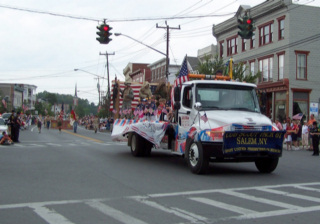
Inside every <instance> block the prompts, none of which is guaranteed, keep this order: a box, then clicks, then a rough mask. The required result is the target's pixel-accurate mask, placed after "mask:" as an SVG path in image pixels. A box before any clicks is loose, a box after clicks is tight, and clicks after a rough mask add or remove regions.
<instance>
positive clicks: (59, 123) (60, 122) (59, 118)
mask: <svg viewBox="0 0 320 224" xmlns="http://www.w3.org/2000/svg"><path fill="white" fill-rule="evenodd" d="M61 127H62V118H61V117H58V129H59V132H60V133H61Z"/></svg>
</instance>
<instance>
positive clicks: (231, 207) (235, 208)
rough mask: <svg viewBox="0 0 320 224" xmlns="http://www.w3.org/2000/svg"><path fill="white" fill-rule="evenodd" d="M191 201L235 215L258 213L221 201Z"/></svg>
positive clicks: (204, 199)
mask: <svg viewBox="0 0 320 224" xmlns="http://www.w3.org/2000/svg"><path fill="white" fill-rule="evenodd" d="M189 199H190V200H193V201H197V202H201V203H203V204H207V205H210V206H214V207H218V208H222V209H225V210H229V211H231V212H235V213H239V214H242V215H248V214H251V213H256V211H253V210H250V209H246V208H242V207H239V206H236V205H231V204H227V203H224V202H220V201H216V200H212V199H207V198H189Z"/></svg>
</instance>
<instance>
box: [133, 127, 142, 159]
mask: <svg viewBox="0 0 320 224" xmlns="http://www.w3.org/2000/svg"><path fill="white" fill-rule="evenodd" d="M142 140H143V139H142V137H141V136H140V135H138V134H136V133H134V134H132V137H131V154H132V155H133V156H142V155H143V153H144V149H143V147H144V146H143V141H142Z"/></svg>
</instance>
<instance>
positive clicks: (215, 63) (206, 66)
mask: <svg viewBox="0 0 320 224" xmlns="http://www.w3.org/2000/svg"><path fill="white" fill-rule="evenodd" d="M224 69H225V64H224V62H223V59H222V58H219V57H218V55H215V57H214V59H213V60H211V59H210V57H209V56H206V57H205V61H204V62H200V63H199V65H198V71H199V73H200V74H206V75H214V74H215V73H216V72H217V71H218V70H221V71H223V70H224Z"/></svg>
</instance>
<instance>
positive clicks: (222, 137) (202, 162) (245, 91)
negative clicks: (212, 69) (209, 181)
mask: <svg viewBox="0 0 320 224" xmlns="http://www.w3.org/2000/svg"><path fill="white" fill-rule="evenodd" d="M176 88H179V87H176ZM175 93H176V94H175V105H176V106H175V107H176V120H177V126H178V127H177V128H176V129H175V130H176V131H177V138H176V139H175V140H176V141H177V144H176V145H177V147H176V148H175V150H176V152H180V153H183V154H184V156H185V158H186V160H187V162H188V165H189V167H190V169H191V171H192V172H194V173H204V172H206V170H207V168H208V165H209V162H210V161H215V162H255V163H256V166H257V168H258V170H259V171H261V172H266V173H269V172H272V171H273V170H274V169H275V168H276V166H277V164H278V158H279V157H280V156H281V154H282V141H283V134H284V133H283V132H281V133H278V135H277V137H278V138H276V137H275V136H276V133H275V132H276V131H277V129H276V127H273V126H272V122H271V120H270V119H269V118H267V117H266V116H264V115H263V114H261V112H260V108H259V102H258V98H257V94H256V86H255V85H254V84H249V83H242V82H234V81H217V80H214V81H213V80H212V81H210V80H195V81H189V82H185V83H184V84H183V85H182V87H181V90H179V89H176V90H175ZM263 136H269V137H265V138H264V137H263ZM275 142H276V143H275ZM274 143H275V144H274Z"/></svg>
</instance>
